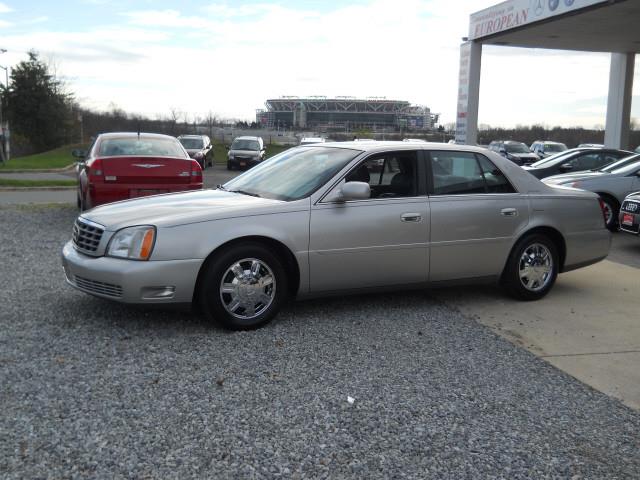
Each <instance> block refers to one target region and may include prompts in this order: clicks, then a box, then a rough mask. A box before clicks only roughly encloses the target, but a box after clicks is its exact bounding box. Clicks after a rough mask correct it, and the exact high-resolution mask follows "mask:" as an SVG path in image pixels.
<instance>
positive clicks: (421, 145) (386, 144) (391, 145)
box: [300, 140, 487, 154]
mask: <svg viewBox="0 0 640 480" xmlns="http://www.w3.org/2000/svg"><path fill="white" fill-rule="evenodd" d="M300 148H348V149H351V150H360V151H362V152H378V151H380V152H384V151H389V150H416V149H420V150H450V151H458V152H460V151H462V152H474V153H482V154H486V153H487V149H486V148H483V147H475V146H472V145H458V144H455V143H439V142H402V141H393V140H383V141H378V142H362V141H360V142H357V141H348V142H326V143H323V144H322V145H309V146H304V147H300Z"/></svg>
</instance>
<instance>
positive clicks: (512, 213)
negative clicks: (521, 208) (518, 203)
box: [500, 208, 518, 217]
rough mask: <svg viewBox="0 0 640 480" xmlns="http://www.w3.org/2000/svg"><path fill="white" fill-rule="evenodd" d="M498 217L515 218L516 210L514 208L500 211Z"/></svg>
mask: <svg viewBox="0 0 640 480" xmlns="http://www.w3.org/2000/svg"><path fill="white" fill-rule="evenodd" d="M500 215H503V216H505V217H517V216H518V210H517V209H515V208H503V209H502V210H500Z"/></svg>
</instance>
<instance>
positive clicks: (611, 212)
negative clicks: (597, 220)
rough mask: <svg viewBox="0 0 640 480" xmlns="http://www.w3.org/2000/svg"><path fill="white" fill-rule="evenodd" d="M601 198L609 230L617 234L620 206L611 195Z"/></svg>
mask: <svg viewBox="0 0 640 480" xmlns="http://www.w3.org/2000/svg"><path fill="white" fill-rule="evenodd" d="M600 198H601V199H602V203H603V205H604V223H605V225H606V227H607V228H608V229H609V230H611V231H612V232H615V231H616V230H617V229H618V213H619V212H620V205H619V204H618V201H617V200H616V199H615V198H613V197H610V196H609V195H600Z"/></svg>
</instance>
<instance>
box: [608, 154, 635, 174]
mask: <svg viewBox="0 0 640 480" xmlns="http://www.w3.org/2000/svg"><path fill="white" fill-rule="evenodd" d="M636 157H637V155H636ZM616 163H619V162H616ZM614 165H615V164H614ZM611 167H613V165H609V168H611ZM638 169H640V158H636V159H635V161H633V160H631V161H629V162H627V163H626V165H623V166H618V167H617V168H612V169H611V170H608V171H609V173H613V174H614V175H615V174H622V175H626V174H629V173H633V172H635V171H636V170H638Z"/></svg>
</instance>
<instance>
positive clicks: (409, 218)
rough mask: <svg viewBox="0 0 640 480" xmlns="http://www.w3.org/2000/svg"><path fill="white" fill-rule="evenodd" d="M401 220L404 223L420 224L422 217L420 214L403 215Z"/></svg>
mask: <svg viewBox="0 0 640 480" xmlns="http://www.w3.org/2000/svg"><path fill="white" fill-rule="evenodd" d="M400 220H401V221H403V222H419V221H420V220H422V215H420V214H419V213H403V214H402V215H400Z"/></svg>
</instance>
